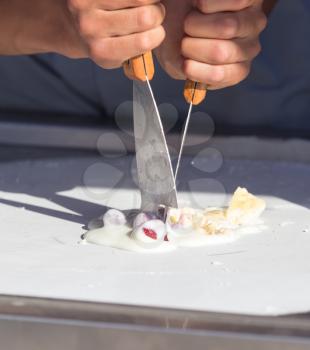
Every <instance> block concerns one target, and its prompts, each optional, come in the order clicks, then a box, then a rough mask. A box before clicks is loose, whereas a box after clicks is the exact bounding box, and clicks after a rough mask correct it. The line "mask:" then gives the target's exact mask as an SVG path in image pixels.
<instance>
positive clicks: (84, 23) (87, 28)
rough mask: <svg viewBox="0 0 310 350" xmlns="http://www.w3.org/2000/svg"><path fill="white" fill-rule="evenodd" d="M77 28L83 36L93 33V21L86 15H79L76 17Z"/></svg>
mask: <svg viewBox="0 0 310 350" xmlns="http://www.w3.org/2000/svg"><path fill="white" fill-rule="evenodd" d="M78 26H79V30H80V32H81V33H82V35H83V36H86V37H87V36H91V35H92V34H94V33H95V28H94V27H95V26H94V22H93V21H91V20H90V19H89V17H88V16H80V17H79V19H78Z"/></svg>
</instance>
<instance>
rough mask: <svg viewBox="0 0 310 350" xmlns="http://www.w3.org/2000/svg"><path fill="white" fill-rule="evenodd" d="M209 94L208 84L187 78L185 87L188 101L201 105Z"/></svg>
mask: <svg viewBox="0 0 310 350" xmlns="http://www.w3.org/2000/svg"><path fill="white" fill-rule="evenodd" d="M206 95H207V85H206V84H203V83H197V82H194V81H191V80H187V81H186V83H185V87H184V97H185V100H186V102H187V103H193V105H195V106H196V105H199V104H200V103H201V102H202V101H203V100H204V99H205V98H206Z"/></svg>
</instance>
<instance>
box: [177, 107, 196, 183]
mask: <svg viewBox="0 0 310 350" xmlns="http://www.w3.org/2000/svg"><path fill="white" fill-rule="evenodd" d="M192 110H193V103H191V104H190V105H189V109H188V113H187V117H186V121H185V125H184V130H183V134H182V140H181V146H180V150H179V156H178V162H177V166H176V168H175V173H174V179H175V181H177V177H178V173H179V169H180V165H181V160H182V154H183V149H184V145H185V140H186V136H187V131H188V126H189V122H190V119H191V115H192Z"/></svg>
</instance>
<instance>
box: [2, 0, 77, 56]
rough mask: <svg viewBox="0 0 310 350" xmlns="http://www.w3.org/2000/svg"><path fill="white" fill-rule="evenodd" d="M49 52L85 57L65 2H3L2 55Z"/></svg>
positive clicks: (7, 0) (10, 0) (16, 0)
mask: <svg viewBox="0 0 310 350" xmlns="http://www.w3.org/2000/svg"><path fill="white" fill-rule="evenodd" d="M46 52H57V53H61V54H64V55H67V56H71V57H74V56H77V57H78V56H82V55H83V50H82V44H81V42H80V39H79V36H78V35H77V33H76V32H75V29H74V25H73V23H72V19H71V15H70V14H69V12H68V10H67V7H66V2H65V0H27V1H25V0H2V1H1V2H0V55H21V54H34V53H46Z"/></svg>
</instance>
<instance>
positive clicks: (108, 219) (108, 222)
mask: <svg viewBox="0 0 310 350" xmlns="http://www.w3.org/2000/svg"><path fill="white" fill-rule="evenodd" d="M102 219H103V223H104V226H123V225H126V224H127V220H126V216H125V214H124V213H122V212H121V211H119V210H116V209H110V210H108V211H107V212H106V213H105V214H104V215H103V218H102Z"/></svg>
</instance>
